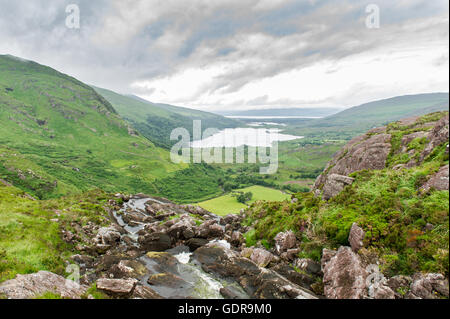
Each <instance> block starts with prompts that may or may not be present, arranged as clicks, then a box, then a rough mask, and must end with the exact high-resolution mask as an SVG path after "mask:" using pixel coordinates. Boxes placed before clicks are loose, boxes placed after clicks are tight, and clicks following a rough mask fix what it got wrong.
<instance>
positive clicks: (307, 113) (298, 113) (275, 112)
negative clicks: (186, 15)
mask: <svg viewBox="0 0 450 319" xmlns="http://www.w3.org/2000/svg"><path fill="white" fill-rule="evenodd" d="M341 110H342V108H333V107H324V108H281V109H259V110H246V111H215V112H214V113H216V114H220V115H223V116H232V117H239V116H242V117H252V116H254V117H256V118H258V117H262V116H263V117H270V116H273V117H275V118H276V117H283V116H286V117H290V116H295V117H326V116H330V115H332V114H336V113H338V112H340V111H341Z"/></svg>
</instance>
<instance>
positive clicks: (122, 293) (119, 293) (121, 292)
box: [97, 278, 138, 297]
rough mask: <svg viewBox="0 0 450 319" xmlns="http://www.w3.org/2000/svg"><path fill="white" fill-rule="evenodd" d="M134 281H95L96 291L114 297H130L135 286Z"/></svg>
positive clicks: (135, 281)
mask: <svg viewBox="0 0 450 319" xmlns="http://www.w3.org/2000/svg"><path fill="white" fill-rule="evenodd" d="M137 282H138V281H137V280H136V279H132V278H129V279H110V278H100V279H98V280H97V289H98V290H100V291H102V292H104V293H106V294H108V295H111V296H114V297H127V296H129V295H131V293H132V292H133V290H134V288H135V287H136V284H137Z"/></svg>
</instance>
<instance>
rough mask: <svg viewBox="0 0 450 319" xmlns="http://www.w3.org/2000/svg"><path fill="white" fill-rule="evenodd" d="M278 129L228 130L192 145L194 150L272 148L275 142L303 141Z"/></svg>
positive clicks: (299, 137)
mask: <svg viewBox="0 0 450 319" xmlns="http://www.w3.org/2000/svg"><path fill="white" fill-rule="evenodd" d="M281 131H282V130H280V129H278V128H270V129H266V128H227V129H224V130H221V131H218V132H217V133H216V134H213V135H211V136H209V137H206V138H203V139H202V140H198V141H194V142H192V143H191V147H193V148H212V147H231V148H236V147H239V146H242V145H247V146H255V147H272V143H273V142H275V141H278V142H283V141H291V140H296V139H301V138H303V136H295V135H289V134H283V133H281Z"/></svg>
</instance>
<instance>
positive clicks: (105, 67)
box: [0, 0, 448, 105]
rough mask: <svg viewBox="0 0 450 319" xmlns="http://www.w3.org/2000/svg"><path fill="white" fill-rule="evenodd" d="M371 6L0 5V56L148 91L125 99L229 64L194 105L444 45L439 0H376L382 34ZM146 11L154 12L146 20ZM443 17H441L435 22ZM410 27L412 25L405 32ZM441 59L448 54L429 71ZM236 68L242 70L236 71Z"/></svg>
mask: <svg viewBox="0 0 450 319" xmlns="http://www.w3.org/2000/svg"><path fill="white" fill-rule="evenodd" d="M372 2H373V1H360V0H341V1H335V0H317V1H308V0H297V1H285V2H280V3H279V2H276V4H274V5H272V6H271V7H270V10H257V9H255V7H256V6H257V5H258V0H242V1H228V2H224V1H198V5H193V4H192V2H180V1H178V2H176V1H166V2H154V3H156V5H154V6H151V5H148V2H143V1H140V0H135V1H122V0H116V1H107V0H96V1H89V0H77V1H76V0H73V1H72V0H69V1H56V0H52V1H48V0H47V1H45V0H33V1H28V0H17V1H8V0H0V7H1V8H2V10H1V11H0V53H11V54H18V55H22V56H23V57H24V58H28V59H33V60H37V61H38V62H41V63H43V64H48V65H50V66H52V67H55V68H57V69H59V70H61V71H63V72H65V73H70V74H72V75H74V76H76V77H78V78H80V79H81V80H83V81H85V82H88V83H91V84H94V85H97V86H102V87H106V88H110V89H114V90H117V91H120V92H124V93H136V94H141V93H142V94H150V93H152V92H153V91H152V90H153V89H150V91H148V90H147V91H145V92H141V91H137V90H136V89H133V92H131V88H130V84H131V83H133V82H134V81H137V80H146V79H154V78H157V77H162V76H169V75H173V74H176V73H179V72H182V71H183V70H186V69H188V68H195V67H198V68H201V67H204V66H208V65H211V64H214V63H217V62H223V63H228V64H229V65H231V66H234V67H232V68H230V70H229V71H227V72H225V73H224V74H223V75H221V76H219V77H215V78H213V79H211V82H210V83H208V85H206V86H204V87H200V88H199V89H198V91H197V92H193V99H194V100H193V101H192V103H193V104H195V98H196V97H198V96H200V95H201V94H203V93H204V92H210V93H216V92H220V93H222V94H227V93H232V92H235V91H237V90H239V89H241V88H242V87H243V86H245V85H246V84H248V83H252V82H254V81H257V80H261V79H264V78H270V77H273V76H276V75H277V74H280V73H282V72H285V71H287V70H291V69H301V68H306V67H308V66H310V65H312V64H314V63H316V62H317V61H322V60H327V61H338V60H340V59H343V58H347V57H351V56H352V55H355V54H360V53H364V52H370V51H371V50H375V49H380V48H382V47H383V46H385V45H387V44H392V43H398V45H399V46H402V45H403V46H408V42H410V41H423V43H424V44H425V45H426V43H427V41H429V40H430V39H431V40H432V39H436V38H437V41H447V42H448V13H446V12H447V11H448V2H447V1H445V0H436V1H428V0H410V1H390V0H378V1H376V2H377V4H379V6H380V9H381V23H382V27H381V28H380V29H378V30H369V29H367V28H366V27H365V25H364V20H365V18H366V13H365V7H366V5H367V4H369V3H372ZM69 3H77V4H79V6H80V9H81V14H82V15H81V29H80V30H69V29H67V28H66V27H65V26H64V20H65V17H66V14H65V12H64V9H65V6H66V5H67V4H69ZM181 3H183V5H182V4H181ZM163 6H165V7H164V8H163ZM137 8H142V12H139V10H137ZM152 9H153V10H152ZM121 10H122V11H121ZM123 10H129V14H127V12H123ZM154 12H158V15H157V16H156V17H154V18H152V19H150V18H148V17H149V16H151V14H152V13H154ZM442 16H444V17H447V18H446V19H443V20H441V21H438V22H436V20H435V19H434V18H435V17H442ZM109 19H112V21H121V23H123V25H122V24H120V25H119V26H118V28H119V30H118V31H120V32H122V31H123V34H125V35H126V38H125V39H124V40H123V41H116V42H114V41H113V39H115V38H116V37H117V36H118V34H115V32H114V30H111V32H108V30H107V29H106V30H105V25H106V22H107V21H110V20H109ZM127 19H128V20H127ZM131 20H133V21H131ZM416 21H417V27H416V28H414V29H411V28H409V29H408V27H407V26H408V25H409V24H411V25H415V22H416ZM116 33H118V32H116ZM255 34H261V35H263V36H265V37H266V38H267V39H269V40H267V41H262V42H261V43H260V44H259V45H255V46H251V45H250V44H249V43H248V42H247V40H248V38H249V37H250V36H252V35H255ZM165 36H167V38H168V39H169V40H168V41H169V42H168V43H167V45H166V46H161V45H160V42H158V41H162V40H163V39H164V37H165ZM171 36H172V37H171ZM170 39H174V40H172V41H173V42H171V41H170ZM9 50H12V52H8V51H9ZM445 59H446V60H448V55H447V56H444V57H443V58H442V59H441V60H439V61H436V65H440V64H443V63H445ZM239 61H245V63H243V64H242V66H241V67H238V66H237V65H236V62H239ZM331 71H333V70H330V72H331ZM267 100H268V98H267V96H262V97H250V98H249V101H242V104H247V105H252V104H255V103H257V102H258V101H261V102H267ZM160 102H164V101H160ZM309 102H311V101H309ZM277 103H280V104H281V103H297V102H296V101H289V100H285V101H278V102H277Z"/></svg>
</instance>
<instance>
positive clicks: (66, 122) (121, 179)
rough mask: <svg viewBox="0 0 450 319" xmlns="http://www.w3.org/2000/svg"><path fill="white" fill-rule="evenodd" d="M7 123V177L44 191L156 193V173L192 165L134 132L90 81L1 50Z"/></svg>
mask: <svg viewBox="0 0 450 319" xmlns="http://www.w3.org/2000/svg"><path fill="white" fill-rule="evenodd" d="M0 123H1V126H0V178H3V179H5V180H8V181H9V182H11V183H13V184H14V185H17V186H18V187H20V188H21V189H22V190H25V191H27V192H29V193H30V194H32V195H33V196H35V197H39V198H44V199H45V198H56V197H59V196H62V195H68V194H76V193H81V192H84V191H87V190H89V189H92V188H95V187H99V188H101V189H103V190H106V191H109V192H116V191H123V192H147V193H154V192H156V190H155V187H154V185H152V182H153V181H154V180H155V179H157V178H162V177H166V176H168V175H170V174H172V173H174V172H176V171H179V170H182V169H185V168H187V167H188V165H186V164H180V165H178V164H174V163H172V162H171V161H170V157H169V152H168V151H167V150H164V149H161V148H158V147H156V146H155V145H154V144H153V143H151V142H150V141H149V140H147V139H146V138H144V137H142V136H137V135H136V134H133V133H132V129H131V128H129V125H128V124H127V123H126V122H125V121H124V120H123V119H122V118H121V117H120V116H119V115H118V114H116V112H115V110H114V108H113V107H112V106H111V104H109V102H107V101H106V100H105V99H104V98H103V97H102V96H100V95H99V94H97V93H96V92H95V91H94V90H93V89H92V88H91V87H89V86H87V85H85V84H83V83H81V82H79V81H77V80H76V79H74V78H71V77H69V76H67V75H64V74H61V73H58V72H57V71H55V70H53V69H51V68H48V67H45V66H42V65H39V64H37V63H34V62H29V61H22V60H18V59H16V58H13V57H10V56H0Z"/></svg>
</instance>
